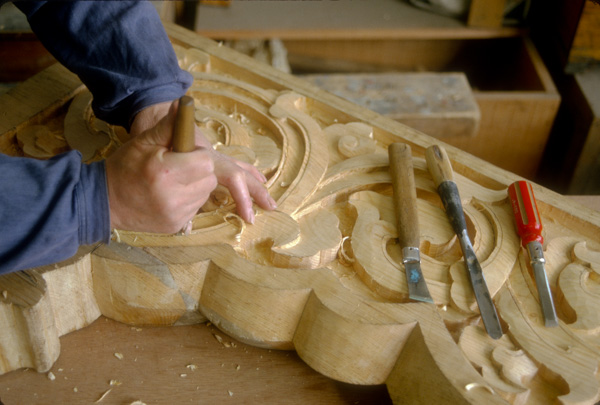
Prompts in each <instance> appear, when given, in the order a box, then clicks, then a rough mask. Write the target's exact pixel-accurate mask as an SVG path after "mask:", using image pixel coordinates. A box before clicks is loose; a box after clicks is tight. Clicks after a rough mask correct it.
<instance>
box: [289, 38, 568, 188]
mask: <svg viewBox="0 0 600 405" xmlns="http://www.w3.org/2000/svg"><path fill="white" fill-rule="evenodd" d="M444 35H448V37H447V38H444ZM452 35H453V33H452V31H448V32H447V33H444V32H439V31H437V32H435V31H434V32H432V33H429V35H427V31H425V32H424V33H423V32H422V33H415V34H412V35H411V33H410V32H409V33H405V34H404V38H386V37H377V34H375V35H374V38H368V39H364V40H361V39H356V38H355V39H341V38H329V39H327V38H326V39H286V40H285V41H284V43H285V46H286V48H287V50H288V59H289V62H290V65H291V67H292V70H293V71H295V72H302V73H322V72H329V73H334V72H336V73H339V72H346V73H349V72H377V71H401V72H411V71H427V72H464V73H465V74H466V76H467V79H468V81H469V84H470V85H471V87H472V89H473V94H474V97H475V100H476V101H477V103H478V105H479V110H480V113H481V123H480V126H479V130H478V132H477V134H476V136H475V137H474V138H465V137H463V136H450V137H444V141H445V142H448V143H449V144H451V145H453V146H456V147H458V148H460V149H462V150H464V151H466V152H469V153H472V154H473V155H475V156H477V157H480V158H482V159H484V160H486V161H488V162H490V163H493V164H495V165H497V166H499V167H502V168H504V169H506V170H509V171H512V172H514V173H517V174H519V175H521V176H523V177H526V178H529V179H535V178H536V173H537V169H538V166H539V163H540V160H541V158H542V155H543V153H544V148H545V146H546V142H547V140H548V136H549V134H550V130H551V129H552V125H553V123H554V119H555V117H556V113H557V110H558V106H559V104H560V95H559V93H558V92H557V90H556V87H555V86H554V83H553V82H552V79H551V77H550V75H549V73H548V71H547V69H546V67H545V66H544V64H543V62H542V60H541V59H540V57H539V55H538V53H537V51H536V49H535V47H534V46H533V44H532V43H531V42H530V41H529V40H528V39H527V38H524V37H520V36H512V37H500V38H492V37H482V38H472V37H471V38H469V37H467V36H468V35H470V36H472V35H474V34H473V33H472V32H469V33H468V34H465V33H463V34H460V37H455V38H453V37H452Z"/></svg>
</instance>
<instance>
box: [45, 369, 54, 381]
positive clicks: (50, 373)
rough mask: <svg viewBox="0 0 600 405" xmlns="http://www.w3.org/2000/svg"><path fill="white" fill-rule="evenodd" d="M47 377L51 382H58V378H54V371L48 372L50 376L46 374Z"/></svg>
mask: <svg viewBox="0 0 600 405" xmlns="http://www.w3.org/2000/svg"><path fill="white" fill-rule="evenodd" d="M46 376H47V377H48V379H49V380H50V381H54V380H56V377H55V376H54V373H53V372H52V371H48V374H46Z"/></svg>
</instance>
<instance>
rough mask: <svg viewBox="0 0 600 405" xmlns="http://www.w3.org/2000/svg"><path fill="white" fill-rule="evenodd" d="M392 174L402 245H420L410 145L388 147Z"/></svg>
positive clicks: (399, 236)
mask: <svg viewBox="0 0 600 405" xmlns="http://www.w3.org/2000/svg"><path fill="white" fill-rule="evenodd" d="M388 155H389V158H390V174H391V176H392V187H393V189H394V206H395V209H396V221H397V226H398V239H399V241H400V246H402V247H403V248H404V247H414V248H418V247H419V238H420V234H419V210H418V208H417V189H416V187H415V176H414V171H413V161H412V153H411V149H410V146H409V145H407V144H404V143H393V144H391V145H390V146H389V148H388Z"/></svg>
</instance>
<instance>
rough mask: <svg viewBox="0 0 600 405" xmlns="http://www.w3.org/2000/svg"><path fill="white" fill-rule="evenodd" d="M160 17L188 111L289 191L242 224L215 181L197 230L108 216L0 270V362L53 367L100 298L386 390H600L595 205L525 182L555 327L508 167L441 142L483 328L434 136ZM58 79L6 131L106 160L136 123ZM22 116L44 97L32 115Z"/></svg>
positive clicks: (12, 138) (452, 398)
mask: <svg viewBox="0 0 600 405" xmlns="http://www.w3.org/2000/svg"><path fill="white" fill-rule="evenodd" d="M168 30H169V33H170V35H171V38H172V40H173V43H174V45H175V47H176V50H177V54H178V57H179V59H180V63H181V65H182V67H184V68H185V69H188V70H189V71H190V72H192V74H193V75H194V78H195V81H194V84H193V86H192V88H191V89H190V95H192V96H193V97H194V99H195V103H196V122H197V124H198V125H199V126H200V127H201V128H202V130H203V131H204V133H205V134H206V135H207V137H208V138H209V139H210V141H211V142H212V143H213V145H214V146H215V147H216V148H217V149H218V150H219V151H221V152H223V153H226V154H229V155H231V156H235V157H236V158H238V159H241V160H244V161H247V162H250V163H252V164H254V165H256V166H257V167H258V168H259V169H260V170H261V171H262V172H263V173H264V174H265V176H266V177H267V178H268V179H269V180H268V183H267V186H268V188H269V191H270V193H271V195H272V196H273V197H274V198H275V199H276V200H277V203H278V209H277V210H276V211H274V212H260V210H259V212H257V215H256V222H255V224H253V225H250V224H245V223H243V221H241V219H240V218H239V217H237V216H236V215H235V207H234V205H233V202H232V201H231V198H230V196H229V195H228V193H227V192H226V190H222V189H218V190H216V191H215V193H214V194H213V196H212V197H211V199H210V201H209V202H208V203H207V204H206V205H205V207H204V210H203V212H202V213H201V214H199V215H197V216H196V217H195V218H194V221H193V230H192V232H191V234H190V235H158V234H147V233H133V232H126V231H119V230H117V231H115V232H114V237H113V242H111V244H109V245H108V246H104V245H103V246H98V247H94V248H91V247H90V248H82V249H81V250H80V252H79V253H78V255H77V256H76V257H74V258H72V259H70V260H68V261H67V262H65V263H60V264H58V265H52V266H47V267H43V268H37V269H31V270H27V271H23V272H19V273H15V274H9V275H5V276H2V277H0V292H2V295H0V313H1V315H0V373H6V372H9V371H11V370H16V369H19V368H22V367H31V368H34V369H37V370H38V371H40V372H43V371H46V370H48V369H49V368H50V367H51V366H52V364H53V362H54V361H55V360H56V358H57V357H58V355H59V352H60V347H59V346H60V345H59V340H58V338H59V337H60V336H62V335H63V334H65V333H68V332H70V331H73V330H77V329H80V328H83V327H85V326H86V325H88V324H90V323H91V322H93V321H94V320H95V319H97V318H98V317H99V316H100V315H101V314H102V315H104V316H107V317H109V318H112V319H115V320H118V321H120V322H124V323H128V324H132V325H145V324H151V325H175V324H189V323H197V322H204V321H206V320H210V321H211V322H212V323H213V324H215V325H216V326H218V327H219V328H220V329H222V330H223V331H225V332H226V333H228V334H230V335H231V336H233V337H235V338H236V339H239V340H241V341H243V342H246V343H250V344H253V345H256V346H260V347H265V348H276V349H284V350H296V351H297V352H298V354H299V355H300V357H301V358H302V359H303V360H304V361H305V362H306V363H307V364H309V365H310V366H311V367H313V368H314V369H315V370H317V371H319V372H321V373H323V374H325V375H327V376H329V377H331V378H334V379H337V380H340V381H344V382H349V383H353V384H381V383H386V384H387V387H388V390H389V392H390V395H391V397H392V399H393V401H394V402H395V403H417V402H423V403H471V404H480V403H498V404H500V403H511V404H524V403H534V404H546V403H551V402H552V401H559V402H562V403H573V404H575V403H577V404H593V403H595V402H596V401H598V400H599V399H600V387H599V381H598V373H597V371H598V363H599V361H600V337H599V333H600V317H599V316H598V311H597V308H598V304H599V301H600V285H599V282H598V280H599V277H600V274H599V273H600V214H599V213H597V212H592V211H590V210H587V209H585V208H583V207H581V206H577V205H575V204H574V203H572V202H567V201H566V200H565V199H564V198H563V197H561V196H559V195H557V194H555V193H553V192H551V191H550V190H547V189H544V188H542V187H539V186H535V185H534V188H535V192H536V196H537V199H538V206H539V209H540V212H541V216H542V220H543V222H544V226H545V228H544V237H545V240H546V242H545V245H544V249H545V255H546V260H547V271H548V276H549V280H550V285H551V288H552V292H553V294H554V297H555V301H556V304H557V311H558V314H559V318H560V325H559V327H558V328H546V327H544V325H543V317H542V313H541V309H540V306H539V303H538V299H537V290H536V287H535V283H534V281H533V278H532V273H531V269H530V267H529V265H528V257H527V253H526V252H525V251H524V250H523V249H522V248H521V247H520V240H519V238H518V236H517V234H516V232H515V227H514V223H513V219H512V212H511V208H510V204H509V202H508V199H507V192H506V188H507V186H508V185H509V184H511V183H512V182H513V181H515V180H516V179H517V177H516V176H514V175H511V174H510V173H508V172H505V171H502V170H500V169H498V168H496V167H494V166H491V165H490V164H487V163H485V162H483V161H481V160H478V159H476V158H474V157H472V156H470V155H467V154H465V153H463V152H460V151H458V150H456V149H453V148H451V147H449V146H448V147H446V149H447V151H448V154H449V156H450V158H451V160H452V165H453V168H454V171H455V180H456V182H457V184H458V187H459V190H460V193H461V197H462V202H463V206H464V209H465V214H466V217H467V223H468V227H469V235H470V237H471V240H472V241H473V245H474V248H475V251H476V253H477V256H478V258H479V261H480V262H481V265H482V267H483V271H484V274H485V277H486V281H487V284H488V288H489V290H490V292H491V294H492V295H493V297H494V301H495V304H496V306H497V310H498V314H499V316H500V318H501V321H502V326H503V330H504V332H505V334H504V336H503V337H502V338H501V339H499V340H497V341H496V340H492V339H491V338H489V337H488V336H487V335H486V333H485V330H484V329H483V326H482V324H481V319H480V316H479V313H478V309H477V304H476V301H475V298H474V295H473V293H472V291H471V288H470V284H469V282H468V278H467V277H468V276H467V273H466V270H465V266H464V263H463V261H462V255H461V250H460V246H459V244H458V241H457V239H456V237H455V235H454V233H453V231H452V228H451V227H450V224H449V222H448V220H447V217H446V214H445V213H444V210H443V207H442V204H441V201H440V199H439V197H438V195H437V192H436V190H435V187H434V184H433V181H432V179H431V176H430V175H429V173H428V171H427V167H426V163H425V159H424V150H425V149H426V148H427V147H428V146H430V145H431V144H433V143H438V142H439V141H437V140H435V139H433V138H430V137H428V136H426V135H424V134H421V133H418V132H417V131H414V130H412V129H410V128H408V127H405V126H403V125H401V124H399V123H396V122H394V121H392V120H389V119H386V118H383V117H381V116H379V115H377V114H375V113H372V112H370V111H368V110H366V109H363V108H360V107H357V106H354V105H352V104H350V103H349V102H346V101H343V100H341V99H338V98H336V97H333V96H331V95H329V94H326V93H324V92H322V91H320V90H318V89H317V88H315V87H313V86H311V85H309V84H307V83H305V82H303V81H301V80H298V79H296V78H293V77H291V76H288V75H286V74H283V73H281V72H278V71H275V70H274V69H272V68H270V67H268V66H263V65H261V64H259V63H257V62H255V61H253V60H251V59H250V58H246V57H244V56H241V55H239V54H237V53H235V52H233V51H231V50H229V49H225V48H224V47H219V46H218V44H216V43H214V42H211V41H208V40H205V39H202V38H199V37H197V36H196V35H194V34H191V33H189V32H188V31H185V30H183V29H181V28H177V27H174V26H169V27H168ZM53 74H55V75H57V76H61V75H67V73H65V72H64V71H60V70H59V71H56V72H54V73H53ZM65 77H67V76H65ZM56 81H57V82H61V83H63V81H62V79H57V80H56ZM64 83H66V84H65V85H64V86H65V88H68V89H70V90H68V91H67V90H64V91H63V90H61V91H56V94H61V95H65V94H68V95H69V96H68V97H65V100H64V102H63V104H61V105H64V108H63V107H59V108H57V107H56V102H54V104H53V103H49V104H48V107H47V108H48V109H52V111H54V114H49V113H48V114H41V116H42V118H43V119H34V118H28V119H26V120H25V121H27V122H25V121H23V119H21V121H22V123H17V124H15V125H14V126H13V127H11V128H12V129H9V130H5V131H4V133H3V134H2V143H0V145H2V149H3V150H4V151H5V152H7V153H13V154H27V155H35V153H32V152H31V151H37V150H38V149H39V150H42V151H45V153H47V154H54V153H55V152H57V151H60V150H64V149H65V148H68V147H78V146H77V144H78V142H80V141H79V137H80V136H81V134H82V133H84V132H85V133H89V134H85V137H86V138H87V137H90V139H93V143H91V142H86V143H85V144H84V145H85V149H84V156H85V158H86V159H97V158H100V157H103V156H106V155H108V154H110V153H111V151H112V150H114V149H115V148H116V147H118V145H119V144H120V143H121V142H125V141H126V139H127V135H126V134H124V133H123V132H122V131H121V130H120V129H119V128H112V127H110V126H108V125H106V124H105V123H103V122H101V121H99V120H96V119H95V118H94V117H93V115H92V114H91V111H90V109H89V95H88V94H87V93H86V91H85V90H80V89H79V88H78V87H77V85H76V84H74V83H73V82H72V81H70V80H66V79H65V80H64ZM74 94H78V95H76V96H75V99H74V100H73V101H72V102H71V103H70V105H68V106H67V101H70V98H71V97H72V96H73V95H74ZM3 97H4V96H3ZM31 97H35V94H31ZM61 97H64V96H61ZM2 103H8V102H7V100H6V98H4V99H3V98H0V104H2ZM2 105H7V104H2ZM12 108H18V105H15V106H14V107H12ZM24 108H25V107H24ZM28 116H31V117H35V116H36V114H29V115H27V114H22V115H21V117H28ZM37 116H39V114H38V115H37ZM32 123H35V124H36V125H37V126H36V127H35V128H33V129H31V124H32ZM24 133H25V134H27V136H25V135H23V134H24ZM32 134H33V135H32ZM49 140H52V142H49ZM398 141H400V142H405V143H408V144H410V145H411V148H412V151H413V155H414V156H413V163H414V170H415V181H416V187H417V196H418V211H419V222H420V232H421V246H420V248H421V253H422V261H423V263H422V269H423V273H424V276H425V279H426V281H427V285H428V288H429V291H430V292H431V295H432V297H433V299H434V301H435V304H434V305H433V304H427V303H417V302H411V301H410V300H409V299H408V291H407V285H406V279H405V273H404V269H403V267H402V264H401V252H400V248H399V246H398V244H397V241H396V239H395V238H396V226H395V223H396V220H395V214H394V210H393V202H392V190H391V184H390V175H389V173H388V157H387V146H388V145H389V144H390V143H392V142H398ZM48 145H58V146H48ZM90 145H93V147H91V148H89V146H90Z"/></svg>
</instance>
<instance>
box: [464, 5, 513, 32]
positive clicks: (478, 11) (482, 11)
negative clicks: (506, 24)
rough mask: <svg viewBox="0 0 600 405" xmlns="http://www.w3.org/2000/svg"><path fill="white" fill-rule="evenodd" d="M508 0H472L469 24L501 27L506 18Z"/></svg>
mask: <svg viewBox="0 0 600 405" xmlns="http://www.w3.org/2000/svg"><path fill="white" fill-rule="evenodd" d="M505 5H506V0H471V5H470V7H469V16H468V18H467V24H468V25H470V26H473V27H487V28H499V27H501V26H502V20H503V19H504V6H505Z"/></svg>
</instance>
